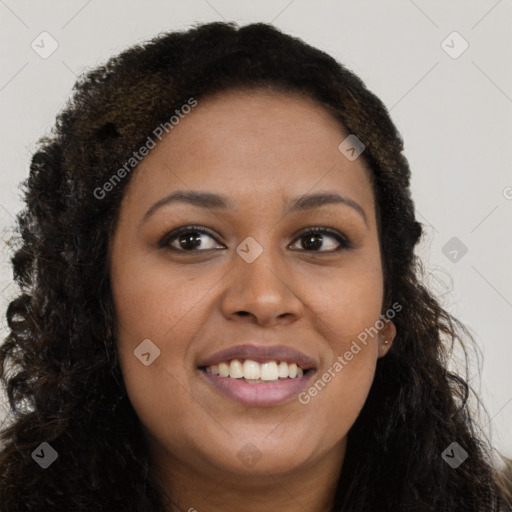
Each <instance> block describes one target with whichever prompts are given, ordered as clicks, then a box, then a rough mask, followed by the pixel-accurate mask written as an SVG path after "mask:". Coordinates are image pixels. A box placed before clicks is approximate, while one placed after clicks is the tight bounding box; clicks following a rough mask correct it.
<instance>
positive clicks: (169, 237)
mask: <svg viewBox="0 0 512 512" xmlns="http://www.w3.org/2000/svg"><path fill="white" fill-rule="evenodd" d="M187 233H201V234H205V235H208V236H210V237H211V238H213V239H214V240H215V241H216V242H217V243H219V242H218V241H217V240H216V238H215V236H213V234H212V233H211V232H210V231H209V230H208V229H206V228H204V227H202V226H184V227H182V228H178V229H177V230H173V231H171V232H169V233H167V234H166V235H165V236H164V237H163V238H162V239H161V240H160V242H158V245H159V247H161V248H166V249H169V250H170V251H174V252H181V253H196V252H206V251H208V250H212V249H203V250H201V249H191V250H186V249H177V248H176V247H171V246H170V244H171V242H172V241H174V240H175V239H176V238H178V237H179V236H180V235H183V234H187ZM311 234H315V235H317V234H319V235H329V236H331V237H332V238H334V239H335V240H336V241H337V242H338V243H339V244H340V246H339V247H338V248H337V249H333V250H330V251H316V250H309V251H308V250H307V249H302V250H303V251H304V252H308V253H311V252H314V253H320V254H322V253H327V254H332V253H336V252H338V251H341V250H343V249H351V248H352V244H351V242H350V240H349V239H348V238H346V237H345V236H344V235H342V234H341V233H339V232H338V231H336V230H334V229H332V228H329V227H327V226H315V227H313V228H309V229H307V230H306V231H303V232H302V233H300V234H299V235H297V237H296V238H295V239H294V242H295V241H296V240H300V239H301V238H303V237H305V236H306V235H311ZM213 250H214V249H213Z"/></svg>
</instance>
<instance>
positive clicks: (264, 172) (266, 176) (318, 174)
mask: <svg viewBox="0 0 512 512" xmlns="http://www.w3.org/2000/svg"><path fill="white" fill-rule="evenodd" d="M348 135H349V133H348V132H347V130H346V129H345V128H344V127H343V126H342V125H341V123H340V122H339V121H338V120H337V119H335V118H334V116H333V115H332V114H331V113H330V112H328V111H327V110H326V108H324V107H323V106H322V105H321V104H320V103H318V102H317V101H315V100H314V99H312V98H309V97H306V96H300V95H298V94H295V93H285V92H281V91H274V90H231V91H225V92H221V93H217V94H215V95H213V96H210V97H207V98H205V99H200V100H198V104H197V106H196V107H195V108H194V109H192V111H191V112H190V113H188V114H186V115H182V116H181V117H180V121H179V123H178V124H177V125H175V126H174V127H173V128H172V131H170V133H169V134H167V135H166V136H165V137H164V138H163V139H162V141H161V142H159V143H158V144H157V145H156V147H155V148H154V149H152V150H151V152H150V153H149V154H148V156H146V157H145V158H144V160H143V161H142V162H141V163H140V164H139V166H138V168H137V169H136V172H135V175H134V176H133V179H132V183H131V184H130V188H131V189H134V190H133V193H135V194H137V195H139V196H144V197H146V198H147V199H148V200H155V201H156V200H158V199H159V198H160V197H161V196H162V195H163V194H165V193H169V192H171V191H172V190H177V189H181V190H182V189H187V188H189V189H201V190H210V191H213V192H217V193H219V194H221V193H222V194H223V195H230V196H232V197H233V198H234V201H235V203H236V204H237V205H238V206H240V204H241V203H250V204H253V203H258V204H260V205H263V204H265V203H268V202H269V201H270V202H274V203H275V201H276V199H277V198H278V197H279V198H280V199H279V201H281V199H284V198H286V197H297V196H300V195H303V194H306V193H311V192H315V191H316V190H317V189H318V190H320V189H321V190H323V191H325V190H333V191H336V192H339V193H343V195H345V196H347V195H348V196H352V197H353V198H354V199H356V198H357V201H358V202H363V203H367V204H371V203H373V193H372V190H371V184H370V180H369V175H368V173H369V171H368V169H367V167H366V165H365V162H364V160H363V159H362V158H358V159H357V160H355V161H349V160H348V159H347V158H346V157H345V156H344V155H343V154H342V153H341V152H340V151H339V149H338V146H339V144H340V143H341V142H342V141H343V140H344V139H345V138H346V137H347V136H348Z"/></svg>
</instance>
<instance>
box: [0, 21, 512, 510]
mask: <svg viewBox="0 0 512 512" xmlns="http://www.w3.org/2000/svg"><path fill="white" fill-rule="evenodd" d="M233 88H235V89H236V88H238V89H258V88H260V89H261V88H273V89H277V90H280V91H284V92H287V93H299V94H303V95H307V96H308V97H310V98H313V99H315V100H317V102H318V104H319V105H320V106H322V107H324V108H325V109H327V110H328V111H329V112H330V113H331V114H332V115H333V116H335V118H336V119H338V120H339V122H340V124H341V125H342V126H343V127H345V128H346V130H348V131H349V133H351V134H355V135H356V136H357V137H358V138H359V139H360V140H361V141H362V142H363V143H364V145H365V146H366V149H365V152H364V154H363V155H362V157H363V158H364V159H365V161H366V163H367V164H368V166H369V168H370V170H371V179H372V187H373V189H374V194H375V199H376V213H377V218H378V233H379V240H380V243H381V248H382V254H383V268H384V286H385V288H384V289H385V300H384V301H383V302H384V303H383V311H385V310H386V309H388V308H389V306H390V305H391V304H392V303H394V302H398V303H399V304H402V305H403V306H404V307H403V309H402V311H401V313H400V315H397V316H396V318H395V319H394V322H395V325H396V329H397V336H396V338H395V341H394V343H393V345H392V348H391V350H390V351H389V353H388V354H387V355H386V356H385V357H383V358H380V359H379V360H378V362H377V368H376V373H375V378H374V381H373V384H372V387H371V389H370V393H369V395H368V397H367V400H366V402H365V405H364V407H363V409H362V411H361V413H360V415H359V416H358V418H357V420H356V421H355V423H354V425H353V426H352V428H351V429H350V431H349V434H348V447H347V453H346V456H345V460H344V462H343V466H342V472H341V476H340V480H339V483H338V487H337V491H336V496H335V505H334V507H335V508H334V510H336V511H345V512H346V511H352V512H356V511H370V510H371V511H376V510H379V511H393V512H396V511H405V510H409V511H417V512H420V511H440V510H450V511H464V512H476V511H479V512H480V511H484V510H485V511H489V510H498V509H500V507H505V506H506V503H508V502H509V500H510V488H511V487H512V486H511V484H510V480H508V483H507V482H506V481H505V477H500V473H499V471H498V470H497V469H496V468H495V466H494V465H493V463H492V460H491V455H490V448H489V447H488V446H487V443H484V441H482V438H481V434H478V433H477V430H478V429H477V427H476V426H475V420H474V417H473V416H472V413H470V407H469V402H468V398H469V396H470V391H471V388H470V386H469V384H468V382H467V380H465V379H464V378H463V377H462V376H460V375H458V374H457V373H455V372H451V371H449V370H448V360H449V356H450V355H451V353H452V350H453V346H454V344H455V343H456V342H459V343H461V344H462V346H463V347H465V351H466V349H467V347H469V346H470V345H474V340H473V338H472V337H471V335H470V333H469V332H468V330H467V329H466V327H465V326H464V325H463V324H462V323H461V322H460V321H458V320H457V319H456V318H454V317H453V316H452V315H451V314H450V313H448V312H447V311H446V310H444V309H443V308H442V307H441V306H440V304H439V302H438V301H437V300H436V298H435V297H434V296H433V295H432V293H431V292H430V291H429V290H428V289H427V287H426V286H425V285H424V284H423V283H422V278H421V273H422V267H421V262H420V261H418V258H417V256H415V254H414V248H415V246H416V244H417V243H418V242H419V240H420V238H421V235H422V232H423V231H422V225H421V224H420V223H419V222H417V221H416V219H415V212H414V204H413V201H412V199H411V194H410V169H409V165H408V162H407V160H406V158H405V156H404V155H403V140H402V138H401V136H400V134H399V133H398V131H397V129H396V127H395V126H394V124H393V123H392V121H391V119H390V117H389V114H388V112H387V110H386V108H385V106H384V105H383V103H382V102H381V101H380V100H379V99H378V98H377V97H376V96H375V95H374V94H372V93H371V92H370V91H369V90H368V89H367V88H366V86H365V85H364V83H363V82H362V81H361V80H360V79H359V78H358V77H356V76H355V75H354V74H353V73H352V72H351V71H349V70H348V69H346V68H345V67H344V66H342V65H341V64H340V63H339V62H337V61H336V60H335V59H334V58H333V57H331V56H329V55H327V54H326V53H324V52H322V51H320V50H319V49H316V48H314V47H311V46H309V45H308V44H306V43H304V42H303V41H302V40H301V39H299V38H295V37H292V36H289V35H287V34H284V33H282V32H281V31H279V30H278V29H276V28H275V27H273V26H272V25H268V24H264V23H254V24H249V25H246V26H243V27H238V26H236V25H235V24H234V23H221V22H215V23H207V24H202V25H201V24H200V25H197V26H194V27H193V28H190V29H188V30H184V31H181V32H172V33H163V34H159V35H158V36H156V37H154V38H153V39H151V40H149V41H146V42H145V43H143V44H139V45H135V46H133V47H131V48H129V49H127V50H125V51H123V52H122V53H120V54H119V55H117V56H114V57H112V58H111V59H110V60H108V62H107V63H106V64H105V65H104V66H101V67H99V68H96V69H94V70H91V71H89V72H87V73H85V74H83V75H82V76H81V77H80V78H79V79H78V81H77V83H76V84H75V86H74V89H73V94H72V95H71V98H70V99H69V100H68V103H67V104H66V106H65V108H64V109H63V110H62V111H61V112H60V113H59V115H58V116H57V120H56V124H55V127H54V129H53V130H52V132H51V133H50V134H49V135H48V136H46V137H44V138H42V139H41V140H40V142H39V145H38V150H37V152H36V153H35V154H34V155H33V157H32V161H31V166H30V174H29V177H28V178H27V179H26V180H25V181H24V182H23V183H22V185H23V191H24V202H25V204H26V206H25V207H24V210H23V211H22V212H20V213H19V214H18V216H17V226H16V233H17V235H18V246H17V247H16V248H15V250H14V251H13V256H12V258H11V261H12V265H13V269H14V277H15V281H16V283H17V285H18V286H19V290H20V291H19V295H17V296H16V298H15V299H14V300H12V301H11V302H10V304H9V306H8V309H7V313H6V316H7V321H8V326H9V335H8V336H7V337H6V338H5V340H4V342H3V344H2V346H1V347H0V377H1V379H2V382H3V385H4V387H5V389H6V391H7V396H8V399H9V404H10V417H9V418H10V421H9V425H8V426H7V427H5V428H4V429H3V431H2V432H1V437H0V439H1V440H2V449H1V452H0V478H1V487H0V503H1V510H2V512H20V511H36V510H37V511H38V512H39V511H41V510H56V511H57V510H58V511H66V512H68V511H77V512H78V511H84V512H85V511H87V512H91V511H109V512H112V511H121V510H122V511H134V512H135V511H140V512H142V511H145V512H149V511H155V512H156V511H163V510H165V508H164V507H165V502H166V500H169V499H170V498H169V497H168V496H166V494H165V492H164V490H163V489H161V488H160V487H159V486H158V484H157V482H156V479H155V478H154V476H153V473H152V471H151V468H150V464H149V456H148V450H147V446H146V445H145V441H144V436H143V435H142V426H141V422H140V420H139V418H138V417H137V414H136V413H135V411H134V409H133V408H132V406H131V404H130V401H129V399H128V396H127V392H126V389H125V386H124V383H123V378H122V374H121V371H120V367H119V363H118V359H117V354H116V336H117V332H118V331H117V324H116V315H115V309H114V304H113V297H112V293H111V281H110V275H109V268H110V261H109V247H110V245H109V244H110V240H111V238H112V235H113V233H114V231H115V228H116V221H117V218H118V214H119V209H120V204H121V200H122V197H123V190H124V189H125V187H126V186H127V184H128V182H129V181H130V176H127V177H126V178H125V179H124V180H122V181H120V183H118V184H117V185H116V186H115V187H112V190H111V191H110V192H109V193H108V194H105V195H104V197H102V198H101V199H98V197H97V194H95V193H94V191H95V190H97V189H98V187H101V186H102V184H104V183H105V182H107V181H108V180H109V178H110V177H111V176H112V173H113V170H115V169H118V168H119V167H120V166H122V165H123V163H124V162H126V161H127V160H128V159H129V158H130V157H131V155H132V154H133V152H134V151H135V150H136V149H137V148H139V147H140V146H141V145H142V144H143V143H144V141H145V140H146V139H147V137H148V135H150V134H151V133H152V132H153V130H154V129H155V127H157V126H159V125H160V124H161V123H162V122H164V121H166V120H168V119H169V116H170V115H171V114H172V113H173V112H174V111H175V110H176V109H177V108H179V107H180V106H181V105H183V104H184V103H186V101H187V99H188V98H190V97H194V98H196V99H198V100H199V101H200V100H201V98H205V97H206V96H209V95H212V94H214V93H217V92H223V91H226V90H228V89H233ZM133 172H136V170H134V171H133ZM468 344H469V345H468ZM466 357H467V356H466ZM467 365H468V363H467V360H466V369H467ZM466 379H467V377H466ZM45 441H46V442H48V443H49V444H50V445H51V446H52V447H53V448H54V449H55V450H56V451H57V453H58V457H59V459H58V463H57V464H53V465H52V466H51V468H48V469H46V470H44V469H42V468H40V467H39V466H38V465H37V464H35V463H34V461H33V460H32V455H31V454H32V453H33V452H34V450H35V449H36V448H37V447H38V446H39V445H40V444H41V442H45ZM454 441H456V442H457V443H458V444H459V445H460V446H461V447H462V448H463V449H464V450H465V451H466V452H467V453H468V454H469V460H468V462H467V463H463V464H462V465H461V466H460V467H459V468H457V469H456V470H455V469H452V468H451V467H450V466H449V465H448V464H447V463H446V462H445V461H444V460H443V458H442V457H441V454H442V452H443V451H444V450H445V449H446V448H447V447H448V446H449V445H450V444H451V443H453V442H454ZM507 488H508V491H507ZM507 492H508V494H507ZM507 496H508V498H507ZM501 509H502V508H501Z"/></svg>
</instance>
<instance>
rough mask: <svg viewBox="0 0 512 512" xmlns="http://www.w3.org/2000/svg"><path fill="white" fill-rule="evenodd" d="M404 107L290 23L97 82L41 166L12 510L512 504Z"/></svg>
mask: <svg viewBox="0 0 512 512" xmlns="http://www.w3.org/2000/svg"><path fill="white" fill-rule="evenodd" d="M409 177H410V171H409V168H408V164H407V161H406V159H405V157H404V156H403V154H402V141H401V138H400V136H399V134H398V133H397V130H396V128H395V127H394V125H393V124H392V122H391V120H390V118H389V116H388V114H387V111H386V109H385V107H384V106H383V104H382V103H381V102H380V100H379V99H378V98H376V97H375V96H374V95H373V94H372V93H370V92H369V91H368V90H367V89H366V87H365V86H364V84H363V83H362V82H361V81H360V80H359V79H358V78H357V77H355V76H354V75H353V74H352V73H350V72H349V71H348V70H347V69H345V68H344V67H343V66H341V65H340V64H339V63H337V62H336V61H335V60H333V59H332V58H331V57H329V56H328V55H326V54H324V53H323V52H321V51H319V50H317V49H315V48H312V47H310V46H308V45H306V44H305V43H304V42H302V41H300V40H298V39H295V38H292V37H290V36H288V35H285V34H283V33H281V32H279V31H278V30H276V29H275V28H273V27H272V26H269V25H265V24H252V25H247V26H245V27H241V28H238V27H236V26H235V25H234V24H227V23H210V24H205V25H202V26H198V27H195V28H193V29H191V30H189V31H186V32H178V33H169V34H164V35H161V36H159V37H157V38H155V39H154V40H152V41H150V42H148V43H146V44H145V45H141V46H135V47H133V48H131V49H129V50H127V51H125V52H123V53H122V54H121V55H119V56H117V57H114V58H112V59H111V60H110V61H109V62H108V63H107V64H106V65H105V66H104V67H101V68H99V69H96V70H94V71H92V72H90V73H88V74H87V75H86V76H84V77H82V78H81V79H80V80H79V82H78V84H77V85H76V88H75V93H74V95H73V97H72V99H71V100H70V102H69V104H68V106H67V107H66V109H65V110H64V111H63V112H62V113H61V114H60V115H59V117H58V120H57V125H56V128H55V130H54V132H53V133H52V135H51V136H50V137H48V138H45V139H44V140H43V141H42V143H41V147H40V149H39V151H38V152H37V153H36V154H35V155H34V157H33V160H32V166H31V172H30V177H29V178H28V180H27V182H26V183H25V187H26V205H27V206H26V209H25V210H24V211H23V212H22V213H21V214H20V215H19V230H20V233H21V235H22V237H23V244H22V246H21V247H20V248H19V249H18V250H17V251H16V253H15V255H14V257H13V265H14V270H15V275H16V279H17V282H18V283H19V285H20V286H21V290H22V293H21V294H20V296H19V297H18V298H17V299H16V300H14V301H12V302H11V304H10V306H9V308H8V311H7V318H8V322H9V327H10V329H11V332H10V335H9V336H8V337H7V339H6V340H5V342H4V344H3V346H2V347H1V352H0V362H1V363H2V364H1V365H0V367H1V368H3V371H2V379H3V381H4V383H5V385H6V386H7V391H8V395H9V400H10V404H11V407H12V409H13V420H12V421H13V422H12V424H11V425H10V426H9V428H5V429H4V431H3V433H2V439H3V449H2V452H1V456H0V475H1V477H2V487H1V490H0V502H1V504H2V509H1V510H2V512H14V511H20V510H27V511H31V510H38V511H39V510H50V509H51V510H62V511H71V510H73V511H86V510H87V511H92V510H98V511H100V510H105V511H117V510H119V511H121V510H122V511H128V510H129V511H132V510H133V511H171V510H189V511H191V510H198V511H200V512H201V511H219V510H222V511H231V510H241V509H243V510H251V511H260V510H275V509H279V510H283V511H295V510H307V511H308V512H309V511H313V512H320V511H363V510H364V511H370V510H371V511H376V510H379V511H405V510H408V511H440V510H450V511H455V510H456V511H465V512H467V511H484V510H485V511H489V510H506V499H507V497H508V498H510V494H509V490H507V486H508V485H509V484H507V483H506V478H505V477H504V476H503V475H499V474H498V472H497V470H495V469H494V468H493V466H492V465H491V462H490V457H489V454H488V452H487V450H486V447H485V445H484V444H483V442H482V441H481V440H480V439H479V438H478V436H477V435H476V433H475V430H474V426H473V423H472V418H471V415H470V412H469V410H468V405H467V403H466V401H467V398H468V390H469V387H468V384H467V383H466V382H465V381H464V379H463V378H462V377H460V376H458V375H455V374H453V373H450V372H449V371H448V369H447V357H448V355H449V350H450V346H449V344H450V343H452V344H453V343H454V342H455V341H460V342H461V343H464V342H463V341H462V338H463V337H464V338H465V339H467V340H468V341H469V342H471V341H472V340H471V337H470V335H469V333H468V332H467V331H466V330H465V328H464V326H463V325H462V324H460V323H459V322H458V321H457V320H456V319H455V318H453V317H452V316H451V315H450V314H449V313H448V312H446V311H445V310H443V309H442V308H441V307H440V305H439V304H438V302H437V301H436V300H435V298H434V297H433V296H432V295H431V294H430V293H429V292H428V291H427V289H426V288H425V287H424V286H423V285H422V284H421V281H420V277H419V262H418V261H417V260H416V258H415V257H414V247H415V245H416V244H417V243H418V241H419V239H420V237H421V234H422V228H421V225H420V224H419V223H418V222H417V221H416V220H415V216H414V207H413V202H412V200H411V197H410V190H409Z"/></svg>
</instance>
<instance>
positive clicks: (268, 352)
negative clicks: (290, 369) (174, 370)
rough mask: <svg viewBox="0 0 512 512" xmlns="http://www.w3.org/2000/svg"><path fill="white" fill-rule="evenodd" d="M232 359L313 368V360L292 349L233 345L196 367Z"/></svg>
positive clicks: (202, 361)
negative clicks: (279, 362)
mask: <svg viewBox="0 0 512 512" xmlns="http://www.w3.org/2000/svg"><path fill="white" fill-rule="evenodd" d="M233 359H250V360H251V361H256V362H258V363H264V362H266V361H281V362H283V361H284V362H286V363H296V364H297V366H300V367H301V368H302V369H304V370H309V369H310V368H315V362H314V361H313V359H311V358H310V357H308V356H307V355H305V354H303V353H302V352H299V351H298V350H296V349H294V348H292V347H287V346H285V345H251V344H244V345H235V346H233V347H228V348H226V349H224V350H220V351H218V352H215V354H212V355H211V356H208V357H205V358H203V359H201V360H200V361H199V363H198V367H206V366H211V365H213V364H219V363H222V362H223V361H231V360H233Z"/></svg>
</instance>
